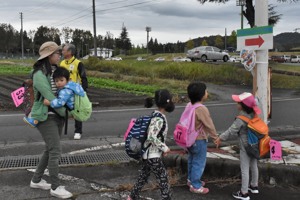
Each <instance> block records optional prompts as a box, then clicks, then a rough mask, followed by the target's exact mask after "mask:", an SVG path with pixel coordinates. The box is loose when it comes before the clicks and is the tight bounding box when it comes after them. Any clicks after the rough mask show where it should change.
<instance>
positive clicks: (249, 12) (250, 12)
mask: <svg viewBox="0 0 300 200" xmlns="http://www.w3.org/2000/svg"><path fill="white" fill-rule="evenodd" d="M197 1H199V2H200V3H201V4H204V3H206V2H209V3H226V2H228V1H229V0H197ZM277 1H278V2H299V0H277ZM245 6H246V9H245V10H244V11H243V15H244V17H245V18H246V19H247V20H248V23H249V25H250V27H251V28H252V27H253V26H254V23H255V19H254V18H255V9H254V6H253V0H246V5H245ZM280 18H281V15H280V14H277V13H276V11H275V10H274V6H273V7H272V6H271V7H270V6H269V23H270V25H275V24H276V23H277V22H278V21H279V20H280Z"/></svg>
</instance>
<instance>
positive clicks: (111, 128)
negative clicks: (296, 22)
mask: <svg viewBox="0 0 300 200" xmlns="http://www.w3.org/2000/svg"><path fill="white" fill-rule="evenodd" d="M299 104H300V98H295V97H294V98H284V99H276V100H273V111H272V119H271V123H270V128H271V129H281V130H283V131H285V129H287V128H289V129H291V128H295V127H296V128H297V127H299V124H300V123H299V121H300V112H299V109H298V106H299ZM206 105H207V107H208V108H209V110H210V112H211V115H212V118H213V120H214V123H215V126H216V128H217V130H218V132H222V131H224V130H226V128H228V126H229V125H230V124H231V123H232V121H233V120H234V117H235V115H236V105H235V103H232V102H230V103H222V102H219V103H207V104H206ZM183 109H184V106H183V105H182V106H177V107H176V110H175V111H174V112H173V113H171V114H168V122H169V127H170V133H172V132H173V127H175V124H176V123H177V122H178V120H179V117H180V114H181V113H182V111H183ZM151 111H152V109H150V110H147V109H145V108H134V107H130V108H111V109H105V110H104V109H102V110H96V111H94V112H93V115H92V118H91V119H90V120H89V121H88V122H86V123H84V135H83V137H99V136H122V135H123V133H124V131H125V130H126V128H127V125H128V122H129V120H130V118H132V117H136V116H139V115H143V114H147V113H149V112H151ZM22 117H23V114H22V113H0V144H1V143H4V144H5V143H15V142H36V141H41V137H40V135H39V134H38V132H37V130H36V129H33V128H30V127H28V126H26V125H25V123H24V122H23V121H22ZM73 130H74V122H73V121H72V120H70V123H69V130H68V135H67V136H64V137H66V138H70V139H71V138H72V136H73V134H72V133H73ZM170 136H171V135H170Z"/></svg>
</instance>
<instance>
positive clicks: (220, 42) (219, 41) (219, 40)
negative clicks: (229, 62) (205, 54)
mask: <svg viewBox="0 0 300 200" xmlns="http://www.w3.org/2000/svg"><path fill="white" fill-rule="evenodd" d="M215 46H216V47H218V48H220V49H223V48H224V42H223V39H222V36H221V35H217V36H216V39H215Z"/></svg>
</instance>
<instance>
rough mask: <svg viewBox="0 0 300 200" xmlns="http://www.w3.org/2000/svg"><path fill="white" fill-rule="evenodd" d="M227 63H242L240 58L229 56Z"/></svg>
mask: <svg viewBox="0 0 300 200" xmlns="http://www.w3.org/2000/svg"><path fill="white" fill-rule="evenodd" d="M228 61H229V62H242V58H241V57H240V56H230V58H229V60H228Z"/></svg>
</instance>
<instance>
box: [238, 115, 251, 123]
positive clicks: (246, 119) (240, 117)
mask: <svg viewBox="0 0 300 200" xmlns="http://www.w3.org/2000/svg"><path fill="white" fill-rule="evenodd" d="M237 118H239V119H241V120H243V121H244V122H246V123H247V124H248V123H249V121H250V119H249V118H248V117H246V116H244V115H239V116H237Z"/></svg>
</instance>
